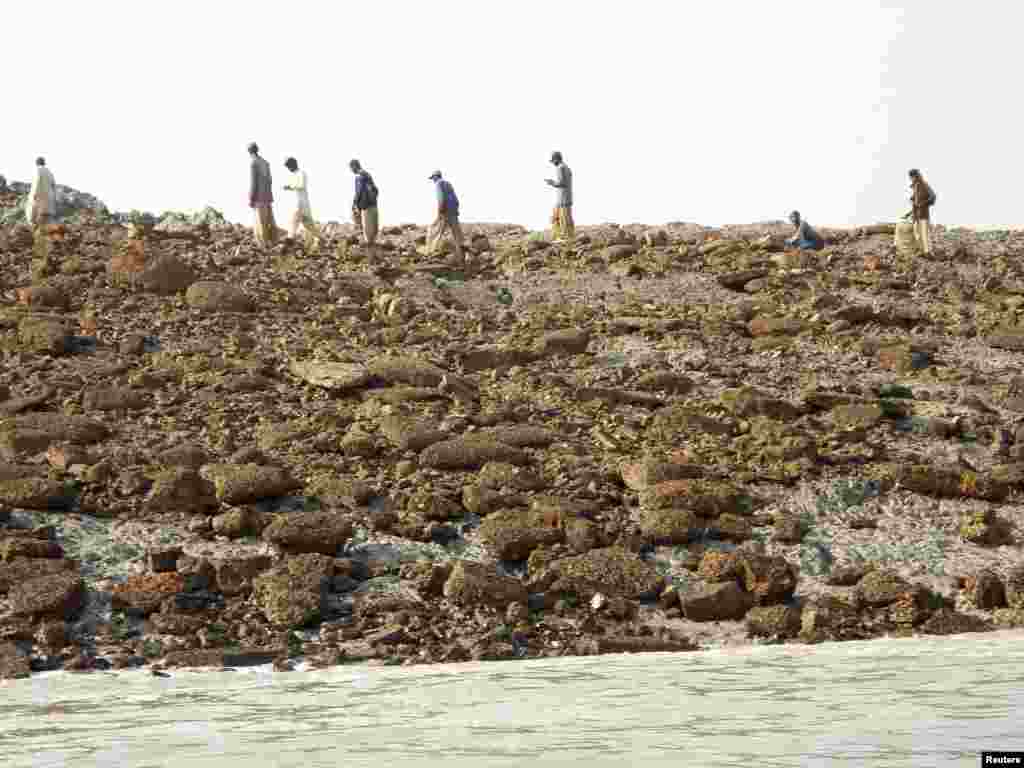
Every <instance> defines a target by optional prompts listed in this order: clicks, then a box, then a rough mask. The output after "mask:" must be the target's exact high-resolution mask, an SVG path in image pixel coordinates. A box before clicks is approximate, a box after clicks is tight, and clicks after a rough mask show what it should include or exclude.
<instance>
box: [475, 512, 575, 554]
mask: <svg viewBox="0 0 1024 768" xmlns="http://www.w3.org/2000/svg"><path fill="white" fill-rule="evenodd" d="M545 518H546V516H545V515H544V514H543V512H538V511H535V510H517V509H506V510H501V511H498V512H495V513H493V514H491V515H488V516H487V517H486V518H485V519H484V521H483V522H482V523H481V524H480V540H481V541H482V542H483V543H484V544H485V545H486V546H487V547H488V548H489V549H490V550H491V551H493V552H494V555H495V556H496V557H497V558H498V559H500V560H525V559H527V558H528V557H529V556H530V553H531V552H532V551H533V550H534V549H536V548H537V547H539V546H550V545H552V544H559V543H562V542H564V541H565V528H564V525H558V524H555V525H552V522H555V521H551V520H549V519H545Z"/></svg>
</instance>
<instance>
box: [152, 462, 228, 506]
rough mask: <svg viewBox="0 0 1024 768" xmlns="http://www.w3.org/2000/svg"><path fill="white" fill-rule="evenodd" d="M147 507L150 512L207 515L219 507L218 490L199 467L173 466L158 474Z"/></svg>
mask: <svg viewBox="0 0 1024 768" xmlns="http://www.w3.org/2000/svg"><path fill="white" fill-rule="evenodd" d="M196 458H198V457H196ZM145 506H146V510H147V511H149V512H188V513H192V514H204V513H206V512H208V511H209V510H211V509H216V508H217V506H218V501H217V491H216V488H215V487H214V484H213V483H212V482H210V481H209V480H207V479H206V478H204V477H203V476H202V475H200V474H199V472H198V471H196V470H195V469H192V468H190V467H172V468H170V469H165V470H162V471H161V472H159V474H157V475H156V477H155V478H154V482H153V487H152V488H151V489H150V491H149V495H148V496H147V497H146V501H145Z"/></svg>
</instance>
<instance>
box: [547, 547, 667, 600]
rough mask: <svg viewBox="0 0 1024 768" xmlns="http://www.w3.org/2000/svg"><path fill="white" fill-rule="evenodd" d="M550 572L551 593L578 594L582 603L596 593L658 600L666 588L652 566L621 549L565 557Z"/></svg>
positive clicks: (604, 549)
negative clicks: (551, 578) (552, 590)
mask: <svg viewBox="0 0 1024 768" xmlns="http://www.w3.org/2000/svg"><path fill="white" fill-rule="evenodd" d="M548 571H549V572H550V574H551V576H553V578H554V581H553V583H552V589H554V590H556V591H561V592H571V593H575V594H576V595H578V596H579V597H580V598H581V599H588V598H589V597H591V596H592V595H593V594H594V593H595V592H601V593H603V594H605V595H608V596H609V597H627V598H632V599H640V598H644V597H657V596H658V595H659V594H660V593H661V590H662V588H663V587H664V579H663V578H662V576H661V575H660V574H659V573H658V572H657V571H656V570H655V569H654V567H653V566H652V565H651V564H650V563H647V562H645V561H643V560H641V559H640V558H639V557H638V556H637V555H636V553H634V552H630V551H628V550H626V549H623V548H622V547H604V548H601V549H594V550H591V551H590V552H587V553H586V554H583V555H574V556H572V557H564V558H561V559H558V560H555V561H554V562H552V563H550V565H549V566H548Z"/></svg>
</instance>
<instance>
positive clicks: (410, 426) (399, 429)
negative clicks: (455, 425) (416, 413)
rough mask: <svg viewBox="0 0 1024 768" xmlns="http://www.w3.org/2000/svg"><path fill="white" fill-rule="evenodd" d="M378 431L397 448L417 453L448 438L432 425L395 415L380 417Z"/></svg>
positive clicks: (446, 434)
mask: <svg viewBox="0 0 1024 768" xmlns="http://www.w3.org/2000/svg"><path fill="white" fill-rule="evenodd" d="M380 431H381V432H382V433H383V435H384V436H385V437H386V438H387V439H388V440H389V441H390V442H391V443H392V444H394V445H395V446H396V447H397V448H399V449H401V450H403V451H414V452H417V453H418V452H420V451H422V450H423V449H424V448H427V447H428V446H431V445H433V444H434V443H439V442H441V441H442V440H444V439H445V438H446V437H448V433H447V432H444V431H442V430H441V429H440V428H439V427H438V426H437V425H436V424H434V423H431V422H427V421H423V420H421V419H415V418H412V417H411V416H406V415H403V414H397V413H390V414H386V415H385V416H382V417H381V420H380Z"/></svg>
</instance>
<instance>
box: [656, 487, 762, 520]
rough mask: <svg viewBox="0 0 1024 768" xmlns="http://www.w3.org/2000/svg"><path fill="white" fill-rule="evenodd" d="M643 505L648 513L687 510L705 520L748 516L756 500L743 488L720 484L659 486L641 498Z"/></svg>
mask: <svg viewBox="0 0 1024 768" xmlns="http://www.w3.org/2000/svg"><path fill="white" fill-rule="evenodd" d="M640 503H641V504H642V505H643V506H644V507H646V508H648V509H688V510H691V511H692V512H694V513H695V514H698V515H700V516H702V517H718V516H719V515H721V514H734V515H746V514H749V513H750V512H751V510H752V509H753V507H754V499H753V497H752V496H751V495H750V494H749V493H747V492H746V491H745V490H744V489H743V488H740V487H739V486H736V485H733V484H732V483H728V482H725V481H719V480H671V481H669V482H665V483H658V484H657V485H655V486H652V487H651V488H648V489H647V490H646V491H644V492H643V493H642V494H640Z"/></svg>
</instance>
